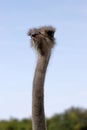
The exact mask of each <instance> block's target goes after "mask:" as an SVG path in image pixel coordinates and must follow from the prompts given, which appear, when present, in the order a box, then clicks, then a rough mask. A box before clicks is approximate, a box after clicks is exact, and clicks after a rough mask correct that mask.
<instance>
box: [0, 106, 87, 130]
mask: <svg viewBox="0 0 87 130" xmlns="http://www.w3.org/2000/svg"><path fill="white" fill-rule="evenodd" d="M46 121H47V130H87V110H85V109H80V108H71V109H68V110H67V111H65V112H64V113H62V114H56V115H54V116H53V117H51V118H49V119H46ZM0 130H32V120H31V119H22V120H17V119H13V118H12V119H10V120H9V121H5V120H1V121H0Z"/></svg>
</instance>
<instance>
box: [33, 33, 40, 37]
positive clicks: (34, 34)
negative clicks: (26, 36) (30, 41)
mask: <svg viewBox="0 0 87 130" xmlns="http://www.w3.org/2000/svg"><path fill="white" fill-rule="evenodd" d="M39 34H40V32H35V33H32V34H31V36H32V37H35V36H36V35H39Z"/></svg>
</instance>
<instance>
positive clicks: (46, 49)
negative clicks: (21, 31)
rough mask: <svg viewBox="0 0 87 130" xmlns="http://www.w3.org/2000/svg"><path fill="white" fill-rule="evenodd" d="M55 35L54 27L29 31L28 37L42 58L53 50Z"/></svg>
mask: <svg viewBox="0 0 87 130" xmlns="http://www.w3.org/2000/svg"><path fill="white" fill-rule="evenodd" d="M54 33H55V28H54V27H52V26H44V27H40V28H34V29H30V30H29V32H28V35H29V36H30V37H31V44H32V46H33V47H34V48H35V49H36V50H37V52H38V54H40V55H41V56H46V55H47V54H49V53H50V51H51V48H53V46H54V44H55V38H54Z"/></svg>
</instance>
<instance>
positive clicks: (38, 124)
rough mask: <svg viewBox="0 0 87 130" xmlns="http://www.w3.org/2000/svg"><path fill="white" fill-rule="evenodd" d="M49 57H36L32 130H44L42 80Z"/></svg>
mask: <svg viewBox="0 0 87 130" xmlns="http://www.w3.org/2000/svg"><path fill="white" fill-rule="evenodd" d="M49 58H50V55H49V56H40V55H39V56H38V61H37V65H36V70H35V75H34V80H33V93H32V96H33V100H32V125H33V130H46V123H45V112H44V80H45V74H46V70H47V66H48V62H49Z"/></svg>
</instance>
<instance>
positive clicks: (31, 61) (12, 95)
mask: <svg viewBox="0 0 87 130" xmlns="http://www.w3.org/2000/svg"><path fill="white" fill-rule="evenodd" d="M43 25H52V26H54V27H56V34H55V38H56V46H55V47H54V49H53V53H52V57H51V60H50V63H49V67H48V70H47V75H46V81H45V111H46V112H45V113H46V116H47V117H50V116H52V115H54V114H55V113H60V112H63V111H65V110H66V109H68V108H70V107H72V106H75V107H82V108H87V102H86V99H87V1H86V0H61V1H59V0H51V1H50V0H44V1H40V0H37V1H34V0H22V1H20V0H19V1H18V0H15V1H11V0H8V1H6V0H3V1H1V2H0V36H1V37H0V119H10V118H11V117H14V118H19V119H22V118H27V117H31V100H32V80H33V76H34V70H35V66H36V61H37V58H36V54H35V52H34V49H32V48H31V46H30V38H29V37H28V36H27V32H28V29H29V28H32V27H39V26H43Z"/></svg>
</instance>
